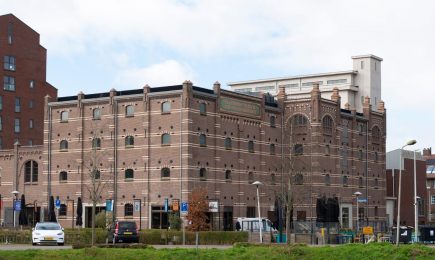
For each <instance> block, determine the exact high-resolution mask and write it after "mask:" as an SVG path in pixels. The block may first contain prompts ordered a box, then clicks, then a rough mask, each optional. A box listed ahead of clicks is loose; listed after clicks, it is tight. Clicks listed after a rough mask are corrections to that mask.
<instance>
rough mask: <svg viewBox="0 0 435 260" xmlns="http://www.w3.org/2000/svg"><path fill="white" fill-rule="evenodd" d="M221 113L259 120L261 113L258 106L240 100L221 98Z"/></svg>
mask: <svg viewBox="0 0 435 260" xmlns="http://www.w3.org/2000/svg"><path fill="white" fill-rule="evenodd" d="M219 103H220V104H219V106H220V110H221V112H228V113H233V114H238V115H242V116H248V117H257V118H259V117H260V115H261V113H260V111H261V107H260V104H258V103H255V102H248V101H242V100H240V99H234V98H228V97H222V98H221V99H220V102H219Z"/></svg>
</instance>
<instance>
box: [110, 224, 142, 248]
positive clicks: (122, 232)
mask: <svg viewBox="0 0 435 260" xmlns="http://www.w3.org/2000/svg"><path fill="white" fill-rule="evenodd" d="M107 240H108V242H109V243H119V242H132V243H138V242H139V233H138V230H137V225H136V222H134V221H115V222H113V223H112V225H111V226H110V228H109V229H108V230H107Z"/></svg>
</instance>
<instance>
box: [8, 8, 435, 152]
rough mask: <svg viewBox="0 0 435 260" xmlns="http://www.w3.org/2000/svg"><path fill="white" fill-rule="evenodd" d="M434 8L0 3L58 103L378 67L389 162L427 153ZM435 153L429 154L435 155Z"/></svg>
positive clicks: (434, 74)
mask: <svg viewBox="0 0 435 260" xmlns="http://www.w3.org/2000/svg"><path fill="white" fill-rule="evenodd" d="M433 10H435V2H434V1H423V0H421V1H402V0H394V1H389V0H375V1H372V0H365V1H353V0H343V1H339V0H317V1H314V0H304V1H290V0H288V1H275V0H268V1H260V0H228V1H227V0H215V1H208V0H202V1H194V0H178V1H175V0H158V1H147V0H125V1H116V0H104V1H103V0H92V1H90V0H69V1H58V0H25V1H24V0H13V1H10V0H0V14H7V13H13V14H14V15H15V16H17V17H18V18H20V19H21V20H22V21H23V22H25V23H26V24H27V25H29V26H30V27H32V28H33V29H34V30H36V31H37V32H38V33H39V34H40V35H41V45H42V46H44V47H45V48H46V49H47V52H48V55H47V81H48V82H49V83H51V84H52V85H54V86H55V87H56V88H57V89H58V95H59V96H71V95H76V94H77V93H79V92H80V91H83V92H84V93H85V94H90V93H97V92H107V91H109V90H110V89H111V88H115V89H116V90H126V89H137V88H142V87H143V86H145V85H146V84H148V85H150V86H151V87H158V86H165V85H175V84H177V85H178V84H181V83H182V82H183V81H185V80H191V81H192V82H193V83H194V85H196V86H200V87H204V88H212V85H213V83H214V82H216V81H219V82H220V83H221V84H222V86H223V87H224V88H228V86H227V83H228V82H233V81H242V80H252V79H262V78H271V77H282V76H292V75H301V74H313V73H322V72H333V71H344V70H351V69H352V60H351V56H356V55H364V54H374V55H376V56H379V57H381V58H383V62H382V99H383V100H384V102H385V106H386V108H387V151H389V150H393V149H397V148H400V147H401V146H403V145H404V144H405V143H406V142H407V141H408V140H411V139H415V140H417V144H416V145H414V146H413V147H412V149H423V148H427V147H434V150H435V131H433V129H435V95H434V94H435V90H433V88H432V85H433V84H434V83H435V62H433V60H435V48H434V46H435V29H434V28H435V15H433ZM434 153H435V151H434Z"/></svg>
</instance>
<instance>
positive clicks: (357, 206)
mask: <svg viewBox="0 0 435 260" xmlns="http://www.w3.org/2000/svg"><path fill="white" fill-rule="evenodd" d="M358 231H359V205H358V195H357V196H356V233H357V234H358Z"/></svg>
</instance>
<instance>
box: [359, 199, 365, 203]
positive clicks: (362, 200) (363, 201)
mask: <svg viewBox="0 0 435 260" xmlns="http://www.w3.org/2000/svg"><path fill="white" fill-rule="evenodd" d="M358 202H359V203H367V198H358Z"/></svg>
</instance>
